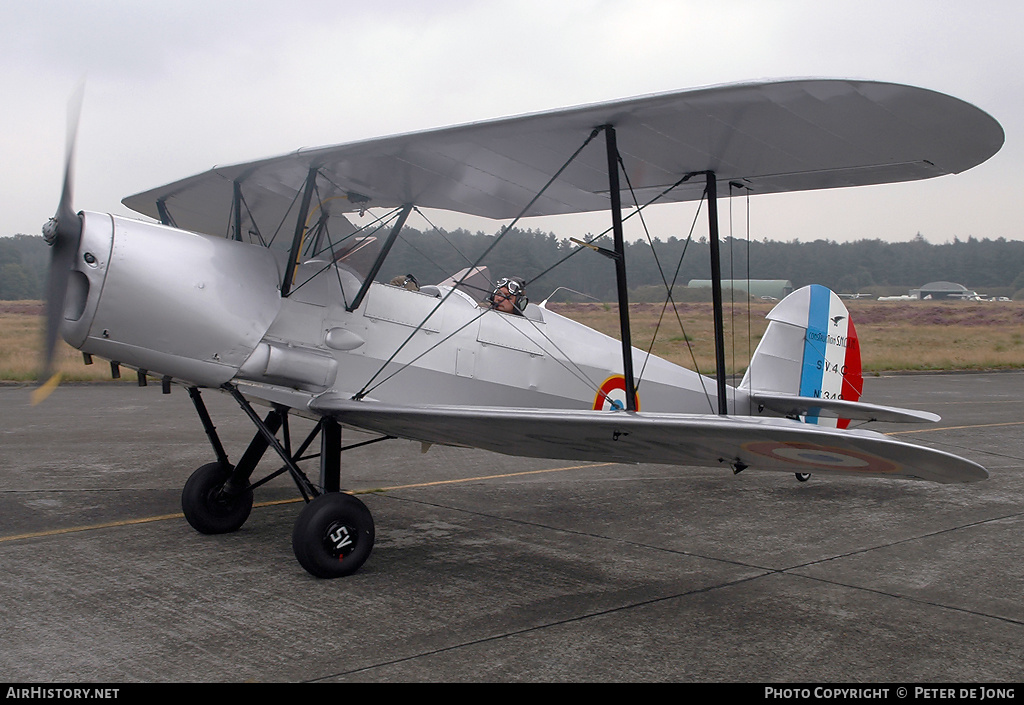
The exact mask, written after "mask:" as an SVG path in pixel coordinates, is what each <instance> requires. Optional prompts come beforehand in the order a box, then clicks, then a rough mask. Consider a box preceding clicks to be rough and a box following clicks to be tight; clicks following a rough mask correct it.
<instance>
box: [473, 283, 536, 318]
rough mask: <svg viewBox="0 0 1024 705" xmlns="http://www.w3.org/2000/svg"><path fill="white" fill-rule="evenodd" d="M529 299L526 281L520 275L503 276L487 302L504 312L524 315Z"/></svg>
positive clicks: (493, 307)
mask: <svg viewBox="0 0 1024 705" xmlns="http://www.w3.org/2000/svg"><path fill="white" fill-rule="evenodd" d="M529 301H530V300H529V299H527V298H526V282H525V281H523V280H522V279H521V278H519V277H502V278H501V279H499V280H498V281H497V283H496V284H495V285H494V290H493V291H492V292H491V295H490V296H488V297H487V301H486V302H485V304H486V305H489V306H490V307H491V308H492V309H494V310H496V311H501V312H502V313H511V314H512V315H514V316H522V315H523V311H524V310H525V309H526V304H528V303H529ZM481 305H484V304H481Z"/></svg>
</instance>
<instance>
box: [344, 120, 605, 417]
mask: <svg viewBox="0 0 1024 705" xmlns="http://www.w3.org/2000/svg"><path fill="white" fill-rule="evenodd" d="M600 133H601V130H600V128H595V129H594V130H592V131H591V132H590V134H589V135H588V136H587V138H586V139H585V140H583V144H581V145H580V146H579V147H578V148H577V149H576V151H575V152H573V153H572V155H571V156H570V157H569V158H568V159H567V160H566V161H565V163H564V164H562V166H561V167H560V168H559V169H558V171H556V172H555V173H554V174H553V175H552V176H551V178H550V179H548V180H547V182H546V183H545V184H544V186H543V187H542V188H541V189H540V191H538V192H537V193H536V195H534V197H533V198H531V199H530V202H529V203H527V204H526V205H525V206H524V207H523V209H522V210H521V211H520V212H519V214H518V215H517V216H516V217H515V218H513V219H512V222H511V223H510V224H509V225H507V226H505V227H503V228H502V229H501V232H499V233H498V236H497V237H496V238H494V242H492V243H491V244H490V245H489V246H488V247H487V248H485V249H484V251H483V253H482V254H481V255H480V256H479V257H477V259H476V261H475V262H473V264H472V265H470V267H469V268H468V269H467V270H466V274H464V275H463V276H462V278H461V279H460V280H459V281H458V282H455V285H454V286H452V288H451V289H449V291H448V292H447V293H446V294H445V295H444V296H443V297H441V299H440V301H438V302H437V304H436V305H435V306H434V307H433V308H432V309H431V310H430V311H429V312H428V313H427V315H426V316H425V317H424V318H423V320H422V321H420V323H419V325H417V326H416V328H414V329H413V331H412V332H411V333H410V334H409V335H408V337H407V338H406V339H405V340H404V341H402V343H401V344H400V345H399V346H398V347H397V348H396V349H395V351H394V352H393V353H392V354H391V356H390V357H388V359H387V360H385V361H384V363H383V364H382V365H381V366H380V368H379V369H378V370H377V371H376V372H374V373H373V375H372V376H371V377H370V379H368V380H367V381H366V383H365V384H364V385H363V387H362V389H360V390H359V391H358V392H356V393H355V394H354V395H353V397H352V398H353V399H356V400H358V399H362V398H363V397H364V396H366V394H368V393H369V392H370V391H372V390H374V389H376V388H377V387H379V386H380V385H381V384H383V381H382V382H379V383H378V384H376V385H373V386H372V387H371V386H370V385H372V384H373V382H374V380H376V379H377V377H379V376H380V374H381V373H382V372H383V371H384V369H385V368H387V366H388V365H390V364H391V363H392V362H393V361H394V359H395V357H396V356H397V355H398V353H399V352H401V351H402V350H403V349H404V348H405V346H406V345H408V344H409V341H410V340H412V339H413V337H414V336H415V335H416V334H417V333H419V332H420V330H422V329H423V326H424V325H425V324H426V322H427V321H428V320H430V317H431V316H433V315H434V314H435V313H436V312H437V311H438V309H440V308H441V306H443V305H444V303H445V302H446V301H447V300H448V298H449V297H450V296H451V295H452V292H454V291H455V290H456V289H457V288H458V287H459V285H460V284H462V282H463V281H464V280H465V278H466V277H468V276H469V275H470V274H472V272H473V270H474V269H476V267H478V266H479V265H480V263H481V262H482V261H483V260H484V259H485V258H486V257H487V255H489V254H490V253H491V251H492V250H493V249H494V248H495V247H496V246H497V245H498V243H499V242H501V240H502V238H504V237H505V235H506V234H508V233H509V232H511V231H512V229H513V228H514V227H515V225H516V223H518V222H519V221H520V220H522V219H523V218H524V217H525V216H526V214H527V213H528V212H529V211H530V209H531V208H532V207H533V205H534V204H535V203H536V202H537V201H538V200H539V199H540V197H541V196H542V195H544V193H545V192H546V191H547V190H548V188H550V186H551V184H553V183H554V182H555V181H556V180H557V179H558V177H560V176H561V175H562V172H564V171H565V170H566V169H567V168H569V165H570V164H572V163H573V161H575V160H576V157H578V156H579V155H580V153H581V152H582V151H583V150H584V149H586V147H587V145H589V144H590V143H591V142H592V141H593V140H594V138H595V137H597V136H598V135H599V134H600ZM440 342H443V341H440ZM438 344H439V343H438ZM436 347H437V344H435V345H433V346H431V348H430V349H433V348H436ZM428 352H429V350H428ZM423 354H426V353H423ZM419 357H422V355H420V356H417V358H415V359H419ZM411 364H412V363H411V362H408V363H405V364H404V365H402V366H401V368H400V369H399V370H398V371H396V372H395V373H393V374H391V375H390V376H389V377H387V379H392V378H393V377H394V376H395V374H397V372H401V371H402V370H404V369H406V368H408V367H409V365H411ZM384 381H386V380H384Z"/></svg>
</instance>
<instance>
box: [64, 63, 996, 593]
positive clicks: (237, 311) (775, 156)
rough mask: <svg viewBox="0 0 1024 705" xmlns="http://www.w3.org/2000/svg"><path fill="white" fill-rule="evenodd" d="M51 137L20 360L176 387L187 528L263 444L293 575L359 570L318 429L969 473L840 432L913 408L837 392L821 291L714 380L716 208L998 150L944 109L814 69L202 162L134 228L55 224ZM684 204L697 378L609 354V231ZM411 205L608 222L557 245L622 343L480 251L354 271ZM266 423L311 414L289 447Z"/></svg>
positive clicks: (622, 313)
mask: <svg viewBox="0 0 1024 705" xmlns="http://www.w3.org/2000/svg"><path fill="white" fill-rule="evenodd" d="M76 121H77V118H75V121H74V122H76ZM76 131H77V127H72V128H69V147H68V159H67V163H66V169H65V178H64V190H63V193H62V195H61V200H60V204H59V207H58V209H57V214H56V216H55V217H54V218H53V219H51V221H50V222H49V223H48V224H47V225H46V226H45V227H44V234H45V235H46V237H47V240H48V241H49V242H50V243H51V244H52V247H53V249H52V264H51V276H50V283H49V289H48V298H49V306H48V311H49V312H48V321H47V329H46V352H45V360H44V369H46V370H49V369H50V367H51V360H52V355H53V347H54V343H55V340H56V337H57V335H58V334H59V335H61V336H62V337H63V338H64V339H65V340H66V341H67V342H68V343H70V344H71V345H72V346H74V347H75V348H78V349H80V350H81V351H82V352H83V353H84V355H85V357H86V361H87V362H90V361H91V359H92V356H97V357H101V358H104V359H106V360H108V361H110V364H111V369H112V371H113V373H115V374H119V371H120V369H121V368H122V367H126V368H129V369H134V370H136V371H137V374H138V375H139V379H140V384H141V383H143V381H144V380H145V378H146V377H147V376H155V377H160V378H161V379H162V381H163V385H164V389H165V391H168V390H169V389H170V386H171V385H172V384H177V385H182V386H184V387H185V388H187V390H188V393H189V395H190V397H191V399H192V402H193V403H194V405H195V408H196V412H197V414H198V417H199V420H200V422H201V424H202V426H203V428H204V429H205V431H206V434H207V435H208V437H209V440H210V444H211V446H212V449H213V459H212V460H211V462H210V463H208V464H205V465H203V466H202V467H200V468H199V469H197V470H196V471H195V472H194V473H193V474H192V476H191V477H190V478H189V480H188V482H187V483H186V485H185V487H184V490H183V492H182V508H183V510H184V514H185V517H186V518H187V520H188V522H189V523H190V524H191V525H192V526H193V527H194V528H195V529H197V530H198V531H200V532H203V533H208V534H216V533H222V532H230V531H234V530H236V529H238V528H239V527H241V526H242V524H243V523H244V522H245V521H246V519H247V517H248V516H249V513H250V511H251V508H252V505H253V491H254V489H255V488H257V487H258V486H259V485H261V484H262V483H263V482H265V480H254V479H253V474H254V471H255V469H256V466H257V464H258V463H259V461H260V459H261V458H262V457H263V456H264V455H265V453H266V452H267V451H268V450H272V451H273V452H274V453H276V454H277V455H278V456H279V457H280V460H281V461H282V463H283V467H282V468H281V469H280V470H279V471H277V473H275V475H276V474H278V473H282V472H287V473H289V474H290V475H291V476H292V477H293V478H294V480H295V483H296V485H297V487H298V489H299V491H300V492H301V494H302V495H303V497H304V499H305V500H306V504H305V506H304V508H303V509H302V511H301V512H300V514H299V516H298V519H297V521H296V523H295V526H294V530H293V537H292V545H293V548H294V552H295V555H296V558H297V559H298V561H299V563H300V564H301V565H302V566H303V567H304V568H305V569H306V570H307V571H309V572H310V573H311V574H313V575H315V576H318V577H324V578H329V577H336V576H341V575H348V574H351V573H352V572H354V571H356V570H358V569H359V567H360V566H361V565H362V564H363V562H364V561H365V560H366V559H367V557H368V556H369V554H370V551H371V549H372V547H373V542H374V523H373V518H372V516H371V515H370V512H369V511H368V509H367V508H366V506H365V505H364V504H363V503H362V502H361V501H360V500H359V499H358V498H357V497H355V496H353V495H351V494H348V493H346V492H343V491H342V485H341V454H342V452H343V450H348V449H350V448H351V447H354V446H348V447H344V446H343V445H342V432H343V429H357V430H359V431H362V432H369V433H370V434H373V436H372V440H371V441H367V442H376V441H379V440H387V439H394V438H400V439H410V440H414V441H419V442H421V443H423V444H425V447H426V446H427V445H428V444H449V445H456V446H469V447H475V448H482V449H486V450H489V451H494V452H497V453H506V454H512V455H518V456H529V457H545V458H557V459H573V460H582V461H601V462H609V461H615V462H621V463H663V464H670V465H678V466H712V467H723V468H729V469H731V470H732V471H734V472H739V471H742V470H745V469H748V468H750V469H759V470H773V471H784V472H788V473H792V474H794V475H796V476H797V478H798V479H800V480H806V479H807V477H809V474H810V473H844V474H847V475H858V476H871V477H888V478H906V479H918V480H930V481H936V482H970V481H975V480H981V479H984V478H986V477H987V473H986V471H985V469H984V468H982V467H981V466H980V465H978V464H976V463H974V462H972V461H969V460H967V459H964V458H960V457H957V456H955V455H951V454H949V453H945V452H942V451H939V450H934V449H931V448H926V447H922V446H917V445H913V444H909V443H906V442H903V441H899V440H894V439H892V438H890V437H887V436H885V435H882V434H880V433H877V432H874V431H871V430H867V429H865V428H861V427H860V426H861V425H863V424H864V423H866V422H869V421H912V422H922V421H935V420H938V417H937V416H935V415H934V414H929V413H927V412H922V411H914V410H907V409H899V408H894V407H888V406H880V405H875V404H870V403H866V402H863V401H861V400H860V395H861V391H862V385H863V380H862V376H861V369H860V350H859V344H858V339H857V335H856V330H855V327H854V324H853V322H852V321H851V320H850V316H849V311H848V310H847V309H846V306H845V305H844V304H843V302H842V301H841V299H840V297H839V296H837V295H836V294H834V293H833V292H831V291H829V290H828V289H826V288H824V287H821V286H816V285H812V286H808V287H804V288H802V289H799V290H797V291H795V292H793V293H792V294H790V295H789V296H788V297H786V298H785V299H783V300H782V301H781V302H779V303H778V304H777V305H776V306H775V308H774V309H773V310H772V311H771V313H770V314H769V315H768V319H769V324H768V328H767V331H766V333H765V335H764V336H763V338H762V339H761V340H760V342H759V343H758V345H757V348H756V350H755V351H754V353H753V355H752V358H751V360H750V363H749V366H748V368H747V370H746V373H745V374H744V376H743V378H742V380H741V381H740V382H739V384H737V385H735V386H732V385H729V384H728V379H727V377H726V372H725V363H724V345H723V324H722V319H723V316H722V291H721V275H720V269H721V266H720V257H721V255H720V252H719V245H718V242H719V233H718V203H719V201H720V200H722V199H724V198H729V197H730V196H731V194H734V193H745V194H753V195H762V194H772V193H781V192H788V191H801V190H812V189H831V188H840V187H849V186H862V185H870V184H882V183H893V182H902V181H910V180H917V179H927V178H931V177H937V176H941V175H946V174H955V173H959V172H962V171H964V170H966V169H970V168H971V167H974V166H976V165H978V164H980V163H982V162H984V161H985V160H986V159H988V158H989V157H990V156H992V155H993V154H995V153H996V152H997V151H998V150H999V148H1000V147H1001V145H1002V143H1003V131H1002V128H1001V127H1000V125H999V124H998V122H996V120H994V119H993V118H992V117H990V116H989V115H987V114H986V113H984V112H983V111H981V110H979V109H978V108H976V107H974V106H972V105H970V104H968V103H965V102H963V101H961V100H959V99H956V98H953V97H950V96H947V95H943V94H940V93H936V92H933V91H930V90H926V89H922V88H916V87H911V86H905V85H897V84H891V83H881V82H871V81H857V80H829V79H809V80H782V81H764V82H756V83H743V84H734V85H722V86H715V87H708V88H700V89H692V90H684V91H677V92H671V93H663V94H657V95H649V96H644V97H638V98H630V99H626V100H617V101H612V102H606V103H600V104H594V105H586V106H582V107H574V108H569V109H559V110H553V111H550V112H542V113H537V114H530V115H524V116H519V117H511V118H505V119H499V120H491V121H484V122H477V123H472V124H465V125H460V126H455V127H446V128H442V129H431V130H426V131H421V132H413V133H408V134H400V135H396V136H390V137H382V138H379V139H369V140H365V141H359V142H353V143H348V144H341V145H337V146H332V147H324V148H318V149H304V150H300V151H297V152H294V153H291V154H287V155H284V156H279V157H274V158H270V159H263V160H259V161H252V162H247V163H244V164H237V165H234V166H226V167H217V168H214V169H211V170H210V171H207V172H205V173H202V174H198V175H196V176H192V177H190V178H186V179H182V180H180V181H176V182H174V183H171V184H168V185H166V186H161V187H159V188H155V189H152V190H149V191H145V192H143V193H139V194H137V195H134V196H130V197H128V198H126V199H125V200H124V204H125V205H126V206H127V207H129V208H130V209H132V210H134V211H136V212H138V213H139V214H141V215H143V216H147V217H148V218H150V219H152V221H150V220H144V219H130V218H124V217H119V216H115V215H109V214H103V213H95V212H89V211H85V212H77V211H76V210H75V209H74V208H73V206H72V200H73V199H72V181H73V179H72V161H73V160H72V155H73V152H74V134H75V132H76ZM684 201H694V202H700V203H705V204H706V207H707V222H708V238H709V239H708V241H709V243H710V253H711V260H712V261H711V270H712V277H713V286H712V290H713V297H712V298H713V301H714V309H715V339H716V370H715V374H714V376H711V375H710V374H709V375H708V376H704V375H701V374H699V373H697V372H695V371H692V370H690V369H687V368H684V367H682V366H678V365H675V364H671V363H669V362H667V361H665V360H663V359H659V358H657V357H654V356H652V355H650V354H648V353H647V352H645V351H643V350H640V349H638V348H636V347H634V346H633V345H632V342H631V336H630V325H629V306H628V288H627V271H626V270H627V268H626V262H625V257H624V244H623V239H624V235H623V222H624V220H625V219H626V218H628V217H629V216H628V215H624V213H625V212H626V211H629V212H630V213H633V212H636V211H637V210H639V208H640V207H641V206H640V205H639V204H641V203H642V204H643V206H642V207H646V206H647V205H650V204H656V203H673V202H684ZM624 202H625V203H627V204H628V207H626V206H624V205H623V203H624ZM421 208H426V209H437V210H443V211H452V212H456V213H462V214H470V215H474V216H483V217H487V218H491V219H495V220H506V221H508V220H511V222H512V223H513V224H514V223H517V222H519V219H521V218H530V217H533V216H546V215H557V214H571V213H584V212H591V211H607V212H608V213H609V217H610V228H609V233H610V235H611V238H610V241H604V240H602V241H600V242H597V241H596V239H592V240H587V241H579V245H578V247H579V248H580V251H581V252H583V251H586V250H594V251H597V252H599V253H600V254H602V255H606V256H607V258H608V260H609V264H608V266H609V275H610V276H611V273H612V271H614V277H615V282H616V290H617V295H618V311H619V317H620V333H621V335H620V336H619V338H618V339H616V338H613V337H609V336H606V335H604V334H602V333H599V332H597V331H594V330H592V329H589V328H587V327H585V326H583V325H581V324H579V323H576V322H574V321H572V320H570V319H568V318H566V317H563V316H561V315H558V314H557V313H555V312H554V311H552V310H550V309H549V308H547V307H546V306H538V305H536V304H533V303H530V302H529V301H528V299H527V298H526V297H525V296H523V295H521V294H522V292H521V291H520V286H521V285H522V284H523V282H521V281H516V282H514V283H513V280H510V279H503V280H496V279H495V277H494V274H503V273H501V272H494V273H492V272H490V271H488V270H487V268H485V267H483V266H481V264H480V262H481V260H476V261H469V262H467V265H468V266H466V267H465V268H464V269H463V270H462V271H460V272H455V273H453V274H452V275H451V276H450V277H448V278H446V279H444V280H443V281H437V282H433V283H419V282H414V283H413V285H411V286H409V285H407V284H409V281H408V279H407V280H406V281H403V282H399V283H398V284H397V285H396V284H392V283H390V282H386V281H380V280H379V279H381V278H382V277H381V276H380V272H381V267H382V264H383V263H384V262H385V260H386V258H387V257H388V254H389V251H391V249H392V247H393V245H394V243H395V242H396V240H397V239H398V238H400V237H401V236H402V231H403V228H404V227H405V223H406V220H407V218H408V216H409V215H410V213H411V212H413V211H414V210H418V209H421ZM367 212H371V213H382V214H383V215H381V216H379V218H380V219H382V220H380V223H381V224H382V225H380V226H378V227H377V229H376V230H375V231H374V232H376V233H378V235H374V236H368V235H366V231H365V229H364V228H359V227H356V225H355V224H354V221H358V220H359V217H360V215H361V214H365V213H367ZM364 217H365V216H364ZM153 221H155V222H153ZM509 229H510V227H508V226H507V227H506V228H505V229H503V230H502V231H501V232H502V234H504V233H507V232H508V231H509ZM498 237H501V235H499V236H498ZM495 297H498V298H503V297H511V298H514V299H515V307H514V310H511V311H510V312H506V311H502V310H500V309H499V308H498V307H496V306H493V305H487V299H488V298H490V299H491V300H492V301H494V300H495ZM481 302H483V303H484V305H481ZM207 390H217V391H220V392H224V393H227V394H230V395H231V396H232V397H233V398H234V399H235V400H236V401H237V403H238V404H239V406H240V408H241V409H242V410H243V411H244V412H245V415H246V416H247V417H248V418H249V419H250V420H251V422H252V424H253V427H254V429H255V430H254V435H253V438H252V441H251V442H250V444H249V445H248V447H247V448H246V449H245V451H244V452H243V453H242V454H241V455H240V456H239V457H238V458H237V459H236V460H232V459H230V458H229V456H228V453H227V451H226V450H225V448H224V446H223V444H222V443H221V441H220V439H219V437H218V434H217V431H216V429H215V426H214V424H213V422H212V420H211V418H210V415H209V413H208V411H207V408H206V405H205V402H204V398H203V394H204V393H206V391H207ZM254 405H255V406H254ZM256 406H260V407H262V408H264V409H266V411H265V413H261V412H258V411H257V410H256V408H255V407H256ZM289 415H298V416H301V417H306V418H310V419H312V420H314V421H315V424H316V425H315V428H314V429H313V430H312V431H311V432H310V434H309V436H308V437H306V438H305V440H304V441H303V442H302V443H301V445H299V447H298V448H293V447H292V444H291V442H290V441H289V440H288V436H287V433H286V431H287V423H288V418H289ZM496 421H500V422H501V433H500V434H496V433H494V432H493V428H494V424H495V422H496ZM851 422H855V424H851ZM851 425H856V427H851ZM282 429H283V430H282ZM282 434H283V435H284V437H285V438H284V440H282V438H280V437H279V435H282ZM315 443H318V444H319V454H316V455H314V456H312V457H316V458H318V464H319V475H318V476H316V477H313V478H310V477H308V476H307V474H306V472H305V471H304V470H303V469H302V468H301V467H300V462H301V461H304V460H306V459H307V458H306V457H304V455H303V454H304V453H306V452H307V450H308V449H309V448H310V447H311V446H313V444H315ZM356 445H363V443H359V444H356ZM313 447H314V449H315V448H316V446H313Z"/></svg>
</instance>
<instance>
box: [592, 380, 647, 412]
mask: <svg viewBox="0 0 1024 705" xmlns="http://www.w3.org/2000/svg"><path fill="white" fill-rule="evenodd" d="M633 398H634V400H635V401H636V410H637V411H640V395H639V394H637V395H635V396H634V397H633ZM625 408H626V378H625V377H623V376H622V375H612V376H611V377H609V378H608V379H606V380H605V381H604V382H603V383H602V384H601V388H600V389H599V390H598V391H597V394H595V395H594V411H612V410H613V409H625Z"/></svg>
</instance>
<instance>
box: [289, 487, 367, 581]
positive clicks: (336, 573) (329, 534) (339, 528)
mask: <svg viewBox="0 0 1024 705" xmlns="http://www.w3.org/2000/svg"><path fill="white" fill-rule="evenodd" d="M373 536H374V529H373V516H372V515H371V514H370V510H369V509H367V508H366V505H365V504H363V503H362V502H361V501H359V500H358V499H357V498H356V497H353V496H352V495H350V494H344V493H342V492H329V493H327V494H322V495H320V496H319V497H317V498H316V499H314V500H313V501H312V502H310V503H309V504H307V505H306V506H305V508H303V510H302V512H301V513H300V514H299V518H298V519H297V520H296V521H295V529H294V530H293V531H292V550H293V551H294V552H295V557H296V558H297V559H298V561H299V564H300V565H301V566H302V567H303V568H305V569H306V570H307V571H308V572H309V573H310V574H312V575H315V576H316V577H318V578H339V577H341V576H343V575H351V574H352V573H354V572H356V571H357V570H359V567H360V566H361V565H363V563H364V562H365V561H366V559H367V558H369V557H370V551H372V550H373Z"/></svg>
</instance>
